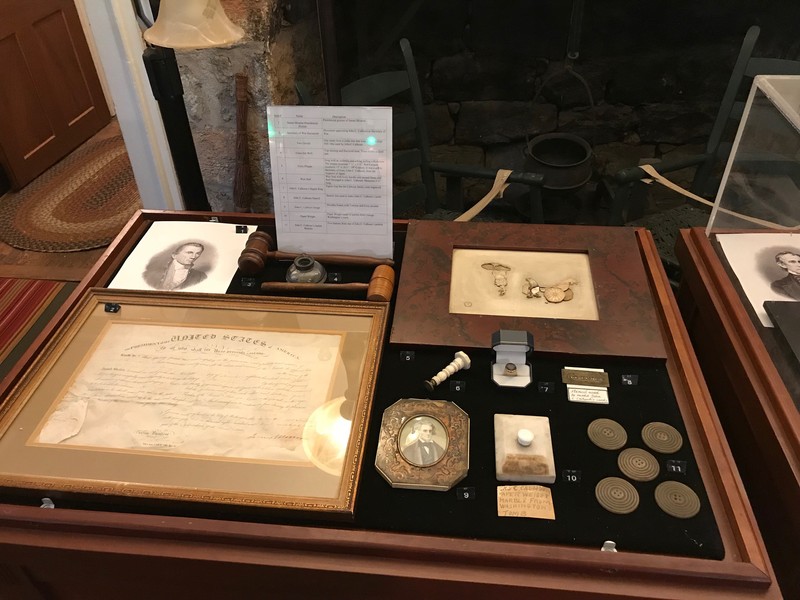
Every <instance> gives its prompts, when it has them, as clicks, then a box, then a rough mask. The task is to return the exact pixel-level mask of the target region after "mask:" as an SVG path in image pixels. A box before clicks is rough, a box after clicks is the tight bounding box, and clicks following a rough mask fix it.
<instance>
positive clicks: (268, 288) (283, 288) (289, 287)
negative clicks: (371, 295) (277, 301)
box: [261, 259, 369, 293]
mask: <svg viewBox="0 0 800 600" xmlns="http://www.w3.org/2000/svg"><path fill="white" fill-rule="evenodd" d="M279 260H280V259H279ZM367 288H369V284H368V283H359V282H356V283H289V282H285V281H265V282H264V283H262V284H261V291H263V292H304V293H306V292H311V293H314V292H317V293H321V292H332V291H340V292H361V291H365V290H367Z"/></svg>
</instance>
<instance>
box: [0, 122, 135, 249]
mask: <svg viewBox="0 0 800 600" xmlns="http://www.w3.org/2000/svg"><path fill="white" fill-rule="evenodd" d="M140 207H141V199H140V197H139V191H138V189H137V187H136V182H135V181H134V179H133V171H132V169H131V164H130V161H129V160H128V154H127V152H126V150H125V144H124V142H123V141H122V136H114V137H110V138H106V139H98V140H90V141H89V142H87V143H85V144H83V145H82V146H80V147H79V148H78V149H77V150H75V151H74V152H73V153H72V154H70V155H69V156H67V157H66V158H65V159H63V160H62V161H61V162H59V163H57V164H56V165H55V166H54V167H52V168H50V169H49V170H47V171H46V172H45V173H43V174H42V175H40V176H39V177H38V178H36V179H35V180H34V181H33V182H31V183H30V184H28V185H27V186H25V187H24V188H23V189H21V190H20V191H18V192H9V193H7V194H5V195H4V196H2V197H0V239H2V240H3V241H4V242H5V243H6V244H8V245H10V246H14V247H15V248H20V249H22V250H36V251H39V252H75V251H78V250H89V249H90V248H100V247H103V246H107V245H108V244H109V243H110V242H111V240H113V239H114V237H115V236H116V235H117V234H118V233H119V231H120V230H121V229H122V227H123V225H125V223H126V222H127V221H128V219H130V217H131V215H133V213H134V212H136V210H137V209H138V208H140Z"/></svg>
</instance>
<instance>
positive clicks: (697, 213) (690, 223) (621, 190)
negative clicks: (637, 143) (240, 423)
mask: <svg viewBox="0 0 800 600" xmlns="http://www.w3.org/2000/svg"><path fill="white" fill-rule="evenodd" d="M760 31H761V30H760V28H759V27H758V26H755V25H754V26H752V27H750V29H748V30H747V34H746V35H745V37H744V40H743V42H742V46H741V48H740V50H739V54H738V57H737V59H736V62H735V63H734V66H733V71H732V73H731V77H730V79H729V80H728V85H727V87H726V88H725V93H724V95H723V96H722V101H721V103H720V107H719V111H718V112H717V116H716V119H715V120H714V124H713V126H712V128H711V134H710V135H709V138H708V142H707V143H706V146H705V151H704V152H703V153H702V154H697V155H694V156H689V157H684V158H681V159H680V160H674V161H670V160H664V161H663V162H654V163H653V165H652V166H653V167H654V168H655V169H656V170H657V171H658V173H659V174H662V175H667V174H668V173H670V172H674V171H678V170H680V169H685V168H687V167H693V166H696V167H697V169H696V171H695V174H694V178H693V180H692V184H691V186H690V189H689V191H691V192H693V193H694V194H696V195H698V196H701V197H704V198H707V199H710V200H713V199H714V198H715V196H716V193H717V189H718V188H719V184H720V178H719V176H718V175H720V174H721V169H720V166H724V165H725V163H726V162H727V160H728V156H729V155H730V152H731V146H732V143H731V142H732V139H731V140H729V139H727V137H726V134H732V133H735V131H736V128H737V126H738V123H739V121H740V120H741V117H742V111H743V109H744V100H743V98H746V96H747V91H749V89H750V86H751V85H752V81H753V78H754V77H755V76H756V75H800V62H797V61H793V60H785V59H779V58H760V57H754V56H752V54H753V50H754V48H755V45H756V41H757V40H758V36H759V33H760ZM646 177H648V175H647V174H646V173H645V172H644V171H643V170H642V169H641V167H638V166H636V167H629V168H626V169H622V170H621V171H618V172H617V173H616V174H615V175H614V176H613V178H612V181H608V180H606V181H604V182H603V185H604V186H606V193H607V194H609V196H610V198H611V204H610V211H609V213H610V217H609V224H610V225H623V224H625V223H627V224H628V225H641V226H644V227H647V228H648V229H650V230H651V231H652V232H653V236H654V238H655V240H656V245H657V247H658V250H659V253H660V255H661V259H662V262H663V263H664V267H665V269H666V271H667V275H669V277H670V280H671V281H672V283H673V285H676V284H677V281H678V279H679V277H680V270H679V269H678V263H677V258H675V252H674V248H675V242H676V240H677V236H678V230H679V229H684V228H687V227H696V226H703V225H705V224H706V223H707V222H708V216H709V213H710V209H709V210H706V209H705V208H704V207H701V206H700V205H699V204H698V203H696V202H695V201H693V200H687V201H686V203H684V204H683V205H681V206H678V207H675V208H673V209H669V210H667V211H664V212H661V213H658V214H654V215H650V216H647V217H641V214H642V206H641V205H642V204H643V203H644V199H646V197H647V189H648V187H649V186H648V185H647V184H645V183H643V182H642V181H641V179H642V178H646ZM637 205H638V206H637Z"/></svg>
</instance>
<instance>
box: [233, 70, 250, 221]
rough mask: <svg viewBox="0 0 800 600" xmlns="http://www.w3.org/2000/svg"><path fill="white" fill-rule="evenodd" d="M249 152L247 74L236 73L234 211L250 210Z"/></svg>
mask: <svg viewBox="0 0 800 600" xmlns="http://www.w3.org/2000/svg"><path fill="white" fill-rule="evenodd" d="M251 201H252V186H251V181H250V152H249V150H248V147H247V75H246V74H245V73H237V74H236V171H235V173H234V176H233V206H234V210H235V211H236V212H248V213H249V212H251V209H250V204H251Z"/></svg>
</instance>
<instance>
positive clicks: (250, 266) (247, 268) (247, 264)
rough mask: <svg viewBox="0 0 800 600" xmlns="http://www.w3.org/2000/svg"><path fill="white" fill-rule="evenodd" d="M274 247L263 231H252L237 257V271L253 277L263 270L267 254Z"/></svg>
mask: <svg viewBox="0 0 800 600" xmlns="http://www.w3.org/2000/svg"><path fill="white" fill-rule="evenodd" d="M274 246H275V241H274V240H273V239H272V236H271V235H270V234H268V233H264V232H263V231H254V232H253V233H251V234H250V237H248V238H247V243H246V244H245V246H244V250H242V253H241V254H240V255H239V269H241V271H242V273H244V274H246V275H255V274H256V273H259V272H261V271H263V270H264V266H265V265H266V262H267V256H268V253H269V252H270V251H271V250H272V248H273V247H274Z"/></svg>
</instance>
